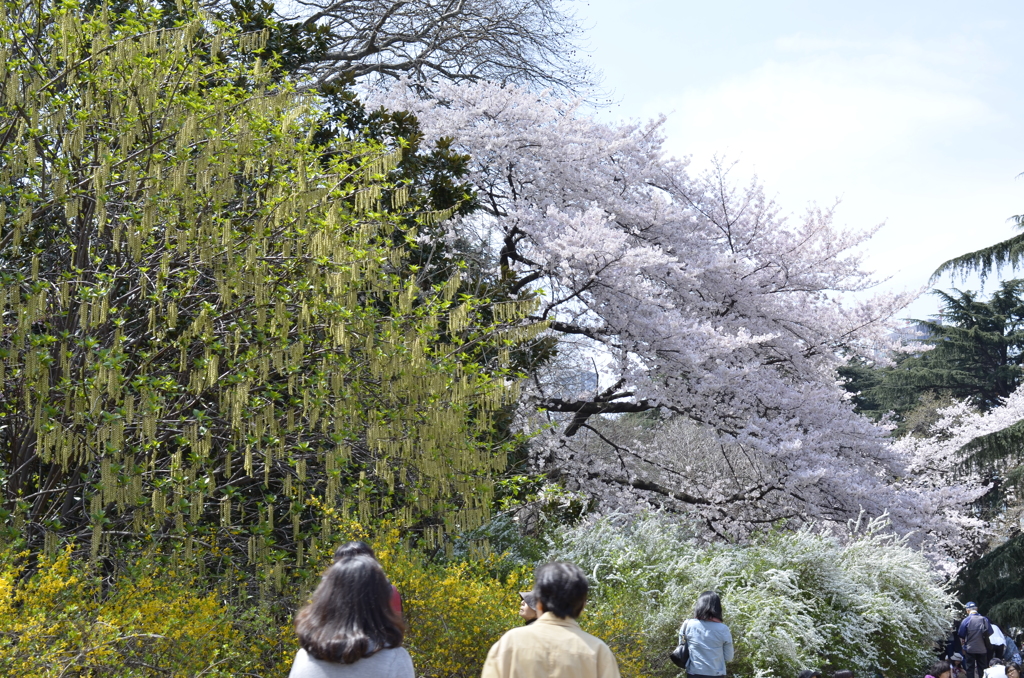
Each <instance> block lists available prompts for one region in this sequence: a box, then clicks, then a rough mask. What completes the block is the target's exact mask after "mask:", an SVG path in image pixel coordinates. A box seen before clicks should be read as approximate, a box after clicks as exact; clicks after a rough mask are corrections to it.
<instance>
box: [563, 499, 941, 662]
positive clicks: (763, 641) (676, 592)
mask: <svg viewBox="0 0 1024 678" xmlns="http://www.w3.org/2000/svg"><path fill="white" fill-rule="evenodd" d="M885 527H886V524H885V523H884V521H879V520H876V521H871V522H869V523H867V524H866V525H862V526H856V529H855V532H854V536H853V537H852V538H850V539H847V540H846V541H840V540H839V539H838V538H836V537H834V536H832V535H829V534H823V533H815V532H812V531H810V530H801V531H797V532H791V531H787V532H771V533H768V534H765V535H763V536H761V537H759V538H757V539H755V540H754V541H753V542H752V543H749V544H743V545H735V544H713V545H706V544H699V543H698V542H697V540H696V539H694V538H693V534H694V531H690V530H688V528H686V527H685V526H680V525H679V524H677V523H675V524H674V523H673V522H671V521H670V520H669V519H668V518H667V517H665V516H663V515H661V514H648V515H647V516H644V517H641V518H640V519H632V518H630V519H628V520H627V519H626V518H625V517H624V516H611V517H604V518H599V519H595V520H592V521H590V522H588V523H587V524H585V525H583V526H577V527H574V528H572V529H566V530H564V531H563V532H561V533H560V534H559V535H558V538H557V543H556V544H554V545H553V546H552V548H551V551H550V553H549V556H550V557H552V558H555V559H559V560H568V561H572V562H575V563H578V564H579V565H580V566H581V567H583V568H584V569H585V570H586V571H587V573H588V576H589V577H590V580H591V584H592V586H593V587H594V590H593V593H592V598H593V601H592V605H594V606H595V607H600V606H601V605H602V604H604V601H611V600H614V601H615V605H616V607H618V608H620V609H622V606H623V600H627V599H628V601H629V605H628V612H626V614H628V615H629V616H630V617H631V619H633V620H634V623H635V624H639V625H640V626H641V627H642V633H643V638H644V640H643V642H644V644H645V645H646V646H647V655H648V657H649V662H650V673H651V675H664V676H671V675H675V674H677V673H679V671H678V670H677V669H676V668H675V667H674V666H673V665H672V664H671V663H669V662H668V660H667V656H668V653H669V652H670V651H671V649H672V648H673V647H675V644H676V633H677V630H678V628H679V626H680V624H681V623H682V622H683V620H684V619H686V618H688V617H689V616H691V615H692V611H693V606H694V603H695V602H696V600H697V597H698V596H699V595H700V593H701V592H703V591H706V590H715V591H718V592H719V594H720V595H721V596H722V601H723V610H724V614H725V620H724V621H725V623H726V624H728V625H729V627H730V629H731V631H732V634H733V640H734V643H735V647H736V658H735V660H734V661H733V662H732V663H730V665H729V672H730V674H733V675H736V676H759V677H760V676H787V677H793V676H796V674H797V673H798V672H799V671H800V670H801V669H804V668H809V667H817V668H823V669H829V670H837V669H840V668H848V669H853V670H854V671H855V673H856V675H857V676H859V677H861V678H865V677H868V676H872V675H874V673H875V670H876V669H881V670H882V671H884V672H885V674H886V675H887V676H889V677H890V678H892V677H894V676H905V675H911V674H916V673H918V672H919V671H920V669H922V668H923V667H924V666H925V665H926V664H927V663H928V661H929V655H930V647H931V644H932V641H933V640H934V639H936V638H939V637H941V636H942V635H943V633H944V632H945V630H946V629H947V628H948V625H949V619H950V614H951V613H950V610H951V601H952V598H951V597H950V595H949V594H948V593H947V592H946V591H945V590H944V589H943V587H942V585H941V583H940V582H939V580H938V578H937V577H936V575H935V573H934V570H932V569H931V567H930V566H929V564H928V561H927V560H926V558H925V557H924V555H923V554H922V553H921V552H919V551H917V550H914V549H912V548H910V547H908V546H907V544H906V540H905V538H902V537H898V536H894V535H892V534H890V533H888V532H887V531H886V530H885ZM583 624H584V626H586V613H584V617H583Z"/></svg>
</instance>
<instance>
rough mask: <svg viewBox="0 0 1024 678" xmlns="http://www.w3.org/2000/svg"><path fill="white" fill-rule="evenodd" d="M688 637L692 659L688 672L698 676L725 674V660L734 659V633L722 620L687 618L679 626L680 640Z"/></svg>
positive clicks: (688, 665) (687, 668) (687, 665)
mask: <svg viewBox="0 0 1024 678" xmlns="http://www.w3.org/2000/svg"><path fill="white" fill-rule="evenodd" d="M683 638H685V639H686V644H687V645H688V646H689V648H690V661H689V662H688V663H687V664H686V673H688V674H690V675H698V676H724V675H725V662H729V661H732V656H733V647H732V633H730V632H729V627H728V626H726V625H725V624H722V623H721V622H713V621H701V620H699V619H687V620H686V621H684V622H683V625H682V626H681V627H680V628H679V642H680V643H682V642H683Z"/></svg>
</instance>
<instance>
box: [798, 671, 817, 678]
mask: <svg viewBox="0 0 1024 678" xmlns="http://www.w3.org/2000/svg"><path fill="white" fill-rule="evenodd" d="M796 678H821V671H819V670H818V669H804V670H803V671H801V672H800V674H799V675H798V676H797V677H796Z"/></svg>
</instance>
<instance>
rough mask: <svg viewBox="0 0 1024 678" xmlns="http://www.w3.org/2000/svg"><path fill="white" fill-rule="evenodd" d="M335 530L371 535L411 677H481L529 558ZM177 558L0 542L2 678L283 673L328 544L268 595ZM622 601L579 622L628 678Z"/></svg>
mask: <svg viewBox="0 0 1024 678" xmlns="http://www.w3.org/2000/svg"><path fill="white" fill-rule="evenodd" d="M332 527H335V528H336V530H337V532H336V533H335V534H336V535H337V542H338V543H340V542H342V541H345V540H348V539H363V540H365V541H367V542H369V543H370V544H371V545H372V546H373V547H374V549H375V551H376V553H377V557H378V559H379V560H380V562H381V565H382V566H383V567H384V569H385V571H386V572H387V574H388V577H389V578H390V579H391V581H392V582H393V583H394V584H395V585H396V586H397V587H398V590H399V591H400V592H401V594H402V598H403V605H404V611H405V617H406V622H407V625H408V632H407V634H406V641H405V646H406V647H407V648H408V649H409V652H410V653H411V654H412V658H413V664H414V666H415V667H416V675H417V676H422V677H423V678H467V677H470V676H474V677H475V676H479V675H480V669H481V667H482V666H483V662H484V659H485V657H486V656H487V651H488V649H489V648H490V647H491V645H492V644H493V643H494V642H495V641H497V640H498V638H499V637H500V636H501V634H503V633H504V632H505V631H507V630H508V629H510V628H513V627H516V626H519V625H521V624H522V620H521V619H520V618H519V615H518V610H519V602H520V599H519V595H518V592H519V591H522V590H526V589H529V588H530V587H531V586H532V584H533V572H532V567H528V566H522V567H512V568H509V567H507V566H504V565H505V564H504V563H503V562H502V556H498V555H491V556H487V557H481V558H477V559H475V560H468V561H458V562H435V561H432V560H431V559H430V558H429V557H428V556H427V555H426V554H424V553H423V552H421V551H419V550H417V549H415V548H413V547H410V546H409V545H408V544H407V543H406V542H404V541H403V540H402V538H401V535H400V533H399V531H398V530H395V529H391V528H388V527H385V528H382V529H379V530H374V531H373V532H372V533H371V532H368V531H367V530H366V529H365V528H364V527H363V526H361V525H359V524H356V523H344V524H342V523H340V522H336V524H335V525H334V526H332ZM84 550H85V549H83V551H84ZM180 555H181V554H174V553H161V552H157V551H143V550H140V551H138V552H136V553H133V554H131V555H122V558H123V559H124V560H125V561H127V562H131V565H128V566H126V567H124V569H122V570H116V571H114V572H101V571H100V568H101V566H100V565H99V564H98V563H96V562H92V561H89V560H87V559H85V558H75V557H73V556H74V554H73V551H72V549H71V547H67V548H65V549H64V550H62V551H60V552H58V553H57V554H56V555H54V556H52V557H46V556H42V555H40V556H38V558H37V559H36V560H34V561H33V560H32V559H31V558H30V556H29V554H28V553H15V552H13V551H11V550H7V551H3V550H0V675H3V676H8V675H12V676H13V675H17V676H27V677H35V676H40V677H42V676H92V677H100V676H118V677H120V676H199V675H202V676H234V675H240V674H248V675H261V676H285V675H287V674H288V670H289V668H290V666H291V663H292V659H293V658H294V656H295V652H296V650H297V649H298V643H297V640H296V637H295V633H294V630H293V628H292V620H293V618H294V613H295V611H296V608H297V607H299V606H301V605H302V604H303V603H304V602H305V601H306V600H307V598H308V593H309V592H310V591H311V590H312V589H313V588H314V587H315V586H316V584H317V583H318V581H319V577H318V575H319V573H320V572H322V571H323V569H325V568H326V567H327V566H328V565H329V564H330V560H331V554H330V553H329V552H325V553H322V554H321V559H320V562H318V563H310V566H309V569H308V570H307V573H308V574H307V577H306V578H304V579H298V578H297V579H293V580H292V581H291V582H290V584H288V585H286V587H285V590H283V591H282V592H281V593H280V594H278V596H277V597H275V598H273V599H269V600H260V599H259V598H256V597H251V598H250V597H247V595H246V594H245V586H244V585H241V584H243V582H244V580H235V581H234V582H233V585H231V581H230V580H231V577H229V576H226V575H225V574H224V573H223V572H221V573H213V572H206V573H205V574H200V572H201V570H200V568H198V567H196V562H197V561H196V560H195V559H194V558H195V555H194V556H193V559H191V560H190V559H185V558H181V557H180ZM208 555H209V554H208ZM108 567H109V563H108ZM314 573H315V574H314ZM234 574H235V575H236V576H237V575H238V573H237V572H236V573H234ZM243 576H244V575H243ZM300 592H302V593H300ZM625 602H626V601H621V604H620V601H617V600H615V599H612V598H597V599H594V600H592V601H590V603H589V604H588V606H587V609H586V610H585V611H584V613H583V616H582V618H581V619H580V623H581V625H582V627H583V628H584V629H585V630H587V631H588V632H590V633H592V634H594V635H596V636H598V637H599V638H602V639H603V640H605V641H606V642H607V643H608V644H609V645H610V646H611V648H612V650H613V651H614V652H615V655H616V658H617V659H618V661H619V667H620V669H621V671H622V675H623V676H627V677H637V678H639V677H640V676H643V675H644V672H643V667H644V662H643V658H644V653H645V652H646V648H645V646H644V638H643V634H642V633H641V632H640V628H642V625H641V624H640V623H639V621H638V620H636V619H634V618H633V616H631V614H634V613H632V612H631V610H633V608H631V607H630V606H629V605H626V604H625Z"/></svg>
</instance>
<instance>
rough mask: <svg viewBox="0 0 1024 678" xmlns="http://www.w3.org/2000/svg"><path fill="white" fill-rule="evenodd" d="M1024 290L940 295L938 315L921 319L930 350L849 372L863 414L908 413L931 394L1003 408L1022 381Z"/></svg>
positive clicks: (1007, 287) (1013, 286) (1021, 286)
mask: <svg viewBox="0 0 1024 678" xmlns="http://www.w3.org/2000/svg"><path fill="white" fill-rule="evenodd" d="M1022 292H1024V280H1007V281H1003V282H1002V283H1000V286H999V289H998V290H996V291H995V292H994V293H993V294H992V295H991V297H989V298H988V299H987V300H984V299H982V298H981V295H980V294H979V293H978V292H973V291H961V290H954V291H953V292H943V291H941V290H935V291H934V294H936V295H938V296H939V297H940V298H941V300H942V311H941V314H940V315H939V317H938V318H937V319H933V320H915V321H914V322H915V323H917V324H918V325H919V326H920V327H921V328H922V329H924V330H925V331H926V332H927V334H928V336H927V338H925V339H924V341H923V343H925V344H927V345H929V346H930V348H929V349H928V350H926V351H923V352H921V353H918V354H915V355H911V356H909V357H901V358H898V363H897V365H896V366H895V367H892V368H883V369H880V370H871V369H870V368H868V371H867V372H864V366H863V365H852V366H850V367H848V368H847V369H846V371H845V373H844V376H845V377H847V379H848V388H849V389H851V390H854V391H855V392H857V393H859V395H858V399H859V400H858V406H859V408H860V411H862V412H869V411H870V412H875V413H878V414H881V413H884V412H886V411H895V412H896V413H897V414H900V415H905V414H906V413H907V412H909V411H910V410H911V409H913V407H914V406H915V405H916V404H917V402H918V400H919V396H920V394H922V393H925V392H929V391H930V392H934V393H938V394H943V395H947V396H950V397H952V398H956V399H958V400H964V399H966V400H968V401H969V402H970V403H971V404H972V405H973V406H975V407H977V408H979V409H980V410H982V411H988V410H990V409H991V408H993V407H995V406H997V405H998V404H999V403H1001V402H1002V401H1003V400H1005V399H1006V398H1007V397H1009V395H1010V394H1011V393H1013V391H1014V390H1016V388H1017V387H1018V386H1019V385H1020V383H1021V376H1022V370H1021V365H1022V364H1024V299H1022V298H1021V294H1022Z"/></svg>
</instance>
